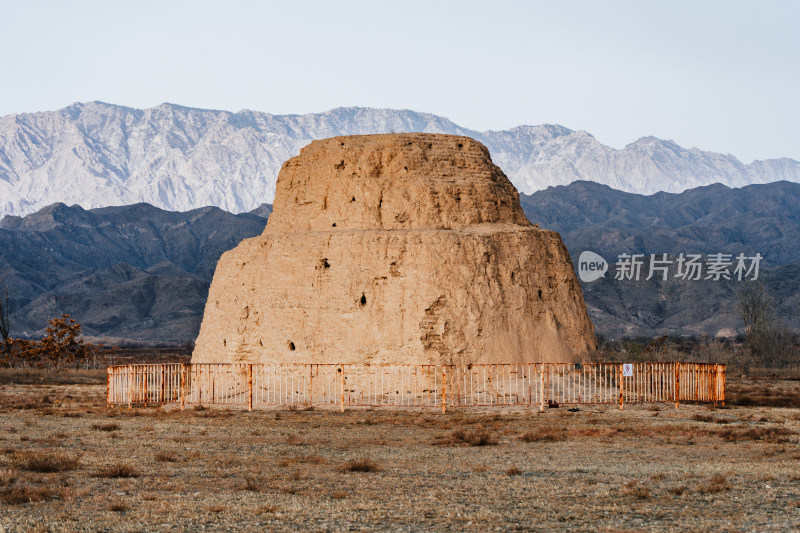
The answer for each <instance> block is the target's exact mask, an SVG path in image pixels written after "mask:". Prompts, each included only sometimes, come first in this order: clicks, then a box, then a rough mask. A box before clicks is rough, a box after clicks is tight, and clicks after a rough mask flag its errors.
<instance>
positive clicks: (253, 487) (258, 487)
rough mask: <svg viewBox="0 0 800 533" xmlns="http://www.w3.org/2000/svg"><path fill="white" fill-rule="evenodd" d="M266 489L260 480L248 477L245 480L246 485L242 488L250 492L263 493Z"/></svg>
mask: <svg viewBox="0 0 800 533" xmlns="http://www.w3.org/2000/svg"><path fill="white" fill-rule="evenodd" d="M263 488H264V482H263V481H262V480H260V479H256V478H254V477H246V478H244V485H243V486H242V490H247V491H250V492H261V491H262V490H263Z"/></svg>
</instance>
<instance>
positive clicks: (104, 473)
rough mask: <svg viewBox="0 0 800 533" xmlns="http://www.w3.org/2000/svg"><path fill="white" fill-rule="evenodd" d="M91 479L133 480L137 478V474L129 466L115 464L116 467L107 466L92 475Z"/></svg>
mask: <svg viewBox="0 0 800 533" xmlns="http://www.w3.org/2000/svg"><path fill="white" fill-rule="evenodd" d="M92 477H97V478H133V477H139V472H137V471H136V469H135V468H133V467H132V466H130V465H126V464H117V465H109V466H105V467H103V468H101V469H100V470H98V471H97V472H95V473H94V474H92Z"/></svg>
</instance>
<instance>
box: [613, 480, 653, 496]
mask: <svg viewBox="0 0 800 533" xmlns="http://www.w3.org/2000/svg"><path fill="white" fill-rule="evenodd" d="M620 492H621V493H622V494H624V495H626V496H630V497H632V498H636V499H637V500H647V499H649V498H650V489H648V488H647V487H642V486H641V485H639V482H638V481H628V482H627V483H623V485H622V489H621V490H620Z"/></svg>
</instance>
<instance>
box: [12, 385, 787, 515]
mask: <svg viewBox="0 0 800 533" xmlns="http://www.w3.org/2000/svg"><path fill="white" fill-rule="evenodd" d="M736 386H741V387H742V393H743V394H750V392H748V387H749V389H750V390H752V391H761V390H762V387H768V388H769V389H770V390H772V389H775V390H777V389H782V390H784V391H789V390H790V389H791V388H792V387H797V386H798V383H797V382H788V381H786V380H775V381H774V382H773V381H769V380H767V381H761V380H759V381H753V380H749V381H748V382H747V383H745V384H743V385H742V384H741V383H740V384H739V385H735V386H734V388H736ZM104 394H105V385H89V386H83V385H81V386H49V385H48V386H40V385H10V386H3V387H2V388H0V410H2V411H3V412H2V414H0V493H2V497H3V500H2V501H0V524H2V525H3V526H4V527H6V528H8V526H7V522H9V521H12V523H13V527H14V530H15V531H16V530H19V531H33V530H37V528H40V529H43V528H45V527H47V528H49V529H51V530H53V531H74V530H76V529H80V528H83V529H86V530H91V531H96V530H110V531H118V530H129V529H131V528H135V529H137V530H145V531H150V530H155V529H158V528H159V527H160V526H159V525H160V524H163V523H172V524H175V523H182V524H185V526H186V528H189V529H200V528H203V527H204V528H205V529H207V530H217V531H235V530H245V531H250V530H254V531H255V530H264V529H286V528H290V529H297V530H318V529H326V528H333V529H342V530H347V529H357V530H360V529H363V530H387V529H388V530H413V531H441V530H447V529H470V528H471V527H472V528H480V527H484V526H485V524H487V523H490V524H491V526H492V528H500V529H501V530H514V529H519V528H520V527H522V528H523V529H524V528H525V527H531V526H530V524H536V528H538V529H541V530H547V531H557V530H565V529H570V530H574V531H586V530H600V531H627V530H630V529H637V528H639V529H641V528H647V529H652V530H656V531H661V530H675V529H677V530H686V529H692V530H697V531H721V530H724V529H726V528H730V524H731V523H736V524H747V525H748V528H749V529H752V530H756V531H760V530H764V529H770V528H772V529H778V530H791V529H792V528H793V527H794V521H793V520H792V519H793V516H792V515H791V510H792V509H793V508H794V507H792V505H793V502H800V483H798V481H799V480H800V477H798V476H800V474H798V472H797V468H796V465H797V462H798V461H800V451H798V437H799V436H798V435H797V434H796V433H797V432H800V426H798V422H799V421H800V406H798V407H794V408H781V409H773V408H769V407H758V408H752V407H738V406H734V407H732V408H730V409H727V410H725V411H721V410H717V411H712V410H711V409H709V407H708V406H707V405H695V404H686V405H681V408H680V409H678V410H676V409H675V407H674V405H669V404H659V406H660V409H661V410H660V411H650V410H649V409H650V407H651V406H648V405H638V404H631V405H626V407H625V410H624V411H619V409H617V408H616V407H615V406H602V405H597V406H594V405H592V406H580V407H581V412H580V413H577V414H572V413H567V412H565V410H563V409H562V410H557V409H550V410H546V411H545V412H543V413H538V412H537V411H536V406H534V407H533V408H531V409H528V408H516V407H512V408H463V407H462V408H453V409H452V410H450V409H448V413H447V414H446V415H444V416H443V415H441V414H440V413H438V412H435V411H432V410H418V409H393V408H376V409H373V410H361V409H349V410H347V411H346V412H345V413H344V414H342V413H339V412H338V411H334V410H329V409H327V408H317V409H316V410H314V411H311V412H304V411H301V410H296V411H287V410H282V409H278V408H275V409H265V410H255V411H253V412H251V413H248V412H246V411H244V410H235V409H234V410H229V411H226V412H225V413H224V414H225V416H217V414H216V413H217V412H218V411H221V409H216V408H209V409H207V410H204V411H198V412H194V411H191V410H187V411H183V412H181V411H180V410H179V409H176V408H175V406H169V407H167V408H163V409H162V408H158V407H151V408H146V409H145V408H136V409H130V410H129V409H127V408H124V409H122V408H114V409H107V408H106V407H105V398H104ZM759 394H761V393H760V392H759ZM67 396H71V397H72V398H73V399H70V400H66V399H65V398H66V397H67ZM45 397H47V398H49V399H50V401H51V403H50V404H44V403H43V398H45ZM7 399H9V401H7ZM27 403H30V404H31V405H34V406H39V407H35V408H33V409H23V408H22V407H19V408H14V407H9V406H10V405H19V406H24V405H26V404H27ZM45 412H46V413H50V414H47V415H45V414H44V413H45ZM654 412H655V413H658V414H659V416H657V417H655V418H654V417H652V416H650V415H652V414H653V413H654ZM72 413H81V417H79V418H73V417H71V416H69V417H65V416H64V415H65V414H72ZM210 413H213V414H214V416H206V414H210ZM276 415H277V416H276ZM717 419H725V420H729V421H730V423H728V424H720V423H719V422H718V421H717ZM362 420H368V421H369V422H368V423H359V421H362ZM110 423H116V424H118V425H119V426H120V427H121V430H119V431H110V432H105V431H103V430H93V429H91V428H92V426H93V425H107V424H110ZM253 433H258V434H257V435H254V434H253ZM528 433H530V434H531V436H529V437H526V438H520V437H521V436H523V435H526V434H528ZM481 434H484V435H486V436H488V440H490V441H495V442H496V443H497V444H496V445H494V446H485V445H484V446H480V445H479V446H471V443H478V444H479V443H481V442H482V441H483V442H485V441H486V440H487V438H485V437H481ZM109 435H119V436H120V438H118V439H115V440H110V439H109ZM289 435H296V436H298V437H300V438H301V439H302V440H303V441H304V442H305V444H304V445H303V446H296V445H291V444H289V443H288V442H287V437H288V436H289ZM172 437H177V438H176V440H173V439H172ZM551 439H552V440H551ZM564 439H566V440H564ZM526 440H530V443H529V442H526ZM434 443H435V444H439V446H432V444H434ZM78 450H80V465H78V466H77V467H75V468H73V469H71V470H63V471H61V472H54V473H38V472H35V471H30V470H26V469H24V468H21V467H20V466H18V464H19V463H20V462H21V461H22V460H23V459H24V458H26V457H31V456H35V455H48V456H50V455H53V454H64V455H67V456H78ZM173 458H176V459H177V461H172V459H173ZM363 458H368V461H367V462H366V464H367V465H368V466H367V467H366V468H362V467H361V466H355V464H356V463H359V462H361V461H360V460H359V459H363ZM350 459H353V461H352V464H354V467H350V464H351V463H349V462H348V460H350ZM106 465H111V466H106ZM113 465H130V466H129V467H128V468H131V469H133V468H135V470H133V473H134V474H137V473H141V474H142V475H141V476H140V477H138V478H135V479H125V478H116V477H108V478H107V477H94V476H93V475H92V474H94V473H96V472H98V473H99V472H100V471H101V470H102V471H103V472H102V476H116V475H117V473H118V472H111V469H112V467H113ZM376 466H377V468H378V470H377V471H376V470H374V468H375V467H376ZM514 469H516V470H519V471H520V473H516V471H515V470H514ZM363 470H368V471H369V473H360V472H361V471H363ZM703 472H708V474H703ZM718 472H719V473H721V476H722V477H721V478H720V479H717V480H715V479H714V476H713V474H716V473H718ZM632 480H635V481H636V483H635V484H631V483H630V481H632ZM624 481H629V483H628V484H623V482H624ZM764 484H768V485H770V488H765V487H764ZM42 489H44V490H42ZM118 493H119V494H118ZM6 500H9V501H11V502H18V503H13V504H11V503H6ZM34 500H38V503H31V502H33V501H34ZM116 500H121V501H122V502H123V503H125V504H126V505H129V506H130V507H131V509H129V510H126V511H116V512H115V511H111V510H110V507H109V506H113V505H114V504H115V502H116ZM211 508H217V509H219V512H213V513H212V512H211V511H210V509H211ZM614 509H616V510H617V511H613V510H614ZM605 511H608V513H606V512H605ZM459 515H460V516H459ZM468 522H472V524H473V526H468V525H467V523H468ZM521 524H522V525H521ZM524 524H528V525H527V526H525V525H524Z"/></svg>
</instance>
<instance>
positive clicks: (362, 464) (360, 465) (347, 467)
mask: <svg viewBox="0 0 800 533" xmlns="http://www.w3.org/2000/svg"><path fill="white" fill-rule="evenodd" d="M380 470H381V467H380V466H379V465H378V463H376V462H375V461H373V460H372V459H370V458H369V457H362V458H361V459H351V460H350V461H347V462H346V463H345V464H344V465H343V466H342V467H341V471H342V472H380Z"/></svg>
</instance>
